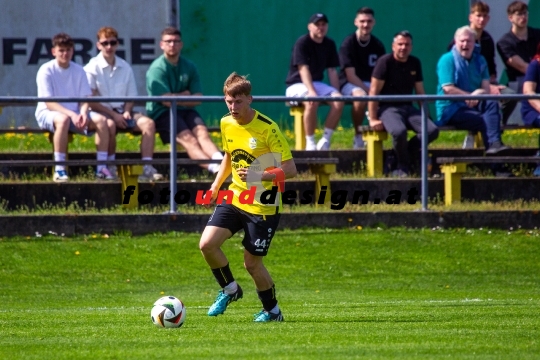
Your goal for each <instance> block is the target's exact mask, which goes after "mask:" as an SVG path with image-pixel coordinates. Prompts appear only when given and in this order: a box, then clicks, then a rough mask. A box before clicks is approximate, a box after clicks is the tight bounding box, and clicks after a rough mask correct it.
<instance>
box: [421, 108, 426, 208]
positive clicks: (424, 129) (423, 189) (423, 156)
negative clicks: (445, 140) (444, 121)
mask: <svg viewBox="0 0 540 360" xmlns="http://www.w3.org/2000/svg"><path fill="white" fill-rule="evenodd" d="M426 106H427V104H426V102H424V101H422V106H421V109H422V152H421V158H422V161H421V164H422V165H421V166H422V211H427V209H428V131H427V122H428V119H427V110H426Z"/></svg>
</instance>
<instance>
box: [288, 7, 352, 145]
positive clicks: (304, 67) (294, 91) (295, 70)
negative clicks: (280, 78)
mask: <svg viewBox="0 0 540 360" xmlns="http://www.w3.org/2000/svg"><path fill="white" fill-rule="evenodd" d="M307 28H308V31H309V32H308V33H307V34H305V35H302V36H301V37H300V38H299V39H298V40H296V43H295V44H294V48H293V52H292V56H291V63H290V66H289V73H288V74H287V80H286V81H285V83H286V84H287V86H288V87H287V90H286V92H285V95H286V96H291V97H306V96H309V97H314V96H341V93H340V92H339V90H338V89H339V77H338V73H337V71H336V67H338V66H339V58H338V53H337V50H336V43H335V42H334V40H332V39H330V38H329V37H327V36H326V34H327V33H328V18H327V17H326V15H324V14H321V13H317V14H313V15H312V16H311V17H310V18H309V23H308V27H307ZM325 70H326V71H327V72H328V78H329V80H330V85H328V84H326V83H324V82H323V78H324V71H325ZM328 105H329V106H330V111H329V112H328V115H327V116H326V123H325V127H324V133H323V137H322V138H321V139H320V140H319V141H318V142H317V143H315V135H314V134H315V128H316V127H317V109H318V108H319V102H315V101H304V102H303V106H304V129H305V132H306V150H328V149H329V148H330V139H331V137H332V134H333V133H334V129H335V128H336V126H337V124H338V122H339V119H340V118H341V113H342V111H343V102H341V101H331V102H328Z"/></svg>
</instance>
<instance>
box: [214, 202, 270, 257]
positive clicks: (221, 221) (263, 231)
mask: <svg viewBox="0 0 540 360" xmlns="http://www.w3.org/2000/svg"><path fill="white" fill-rule="evenodd" d="M280 217H281V214H276V215H255V214H250V213H248V212H245V211H243V210H240V209H239V208H237V207H236V206H234V205H229V204H224V205H218V206H216V208H215V210H214V213H213V214H212V216H210V219H209V220H208V223H207V224H206V225H207V226H216V227H220V228H224V229H229V230H230V231H231V232H232V233H233V235H234V234H236V233H237V232H238V231H239V230H242V229H244V239H243V240H242V245H244V248H245V249H246V250H247V251H248V252H249V253H250V254H251V255H255V256H266V254H268V249H269V248H270V243H271V242H272V239H273V238H274V234H275V233H276V229H277V227H278V224H279V219H280Z"/></svg>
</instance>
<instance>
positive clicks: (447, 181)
mask: <svg viewBox="0 0 540 360" xmlns="http://www.w3.org/2000/svg"><path fill="white" fill-rule="evenodd" d="M436 161H437V163H438V164H441V172H442V173H443V174H444V204H445V205H452V204H453V203H456V202H460V201H461V178H462V174H463V173H465V172H466V171H467V164H524V163H529V164H530V163H540V157H538V156H468V157H440V158H437V160H436Z"/></svg>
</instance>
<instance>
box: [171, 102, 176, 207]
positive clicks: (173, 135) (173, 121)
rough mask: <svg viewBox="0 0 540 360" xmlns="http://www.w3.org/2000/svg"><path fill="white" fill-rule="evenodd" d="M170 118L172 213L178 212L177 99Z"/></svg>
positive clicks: (172, 103) (173, 104) (173, 103)
mask: <svg viewBox="0 0 540 360" xmlns="http://www.w3.org/2000/svg"><path fill="white" fill-rule="evenodd" d="M169 111H170V116H169V117H170V118H171V126H170V127H171V137H170V142H171V144H170V145H171V153H170V159H171V162H170V171H169V173H170V188H171V196H170V197H171V198H170V204H171V206H170V210H169V212H170V213H171V214H174V213H176V201H174V195H175V194H176V177H177V172H176V117H177V113H176V100H173V101H171V109H170V110H169Z"/></svg>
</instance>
